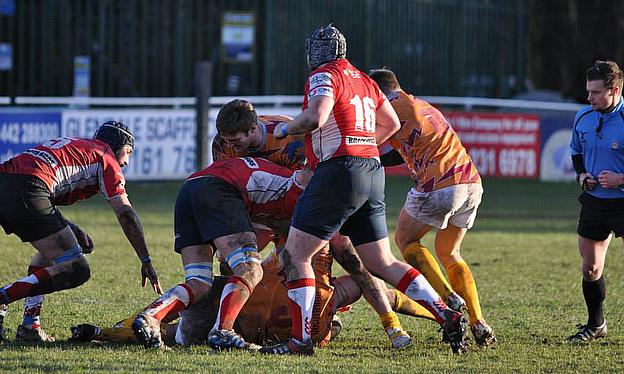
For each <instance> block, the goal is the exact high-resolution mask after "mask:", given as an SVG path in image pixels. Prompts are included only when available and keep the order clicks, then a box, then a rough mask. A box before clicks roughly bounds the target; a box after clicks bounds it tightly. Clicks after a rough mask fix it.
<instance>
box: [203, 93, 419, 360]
mask: <svg viewBox="0 0 624 374" xmlns="http://www.w3.org/2000/svg"><path fill="white" fill-rule="evenodd" d="M290 119H291V118H290V117H286V116H280V115H270V116H262V115H261V116H258V115H257V114H256V111H255V110H254V107H253V105H252V104H251V103H250V102H249V101H246V100H240V99H236V100H232V101H230V102H228V103H227V104H225V105H224V106H223V107H222V108H221V109H220V110H219V114H218V115H217V121H216V124H217V131H218V135H217V137H215V139H214V141H213V145H212V153H213V158H214V159H215V160H224V159H229V158H234V157H247V156H248V157H263V158H266V159H268V160H270V161H272V162H275V163H276V164H278V165H282V166H286V167H288V168H289V169H293V170H297V169H301V168H303V166H304V164H305V162H306V158H305V151H304V136H302V135H289V136H285V137H276V136H275V134H274V131H275V127H276V126H277V125H278V124H279V123H280V122H281V121H286V120H290ZM286 229H287V230H286V232H287V231H288V228H286ZM331 242H332V243H331V245H332V246H333V247H334V248H336V247H342V246H349V247H352V246H353V245H352V243H351V240H350V239H349V238H348V237H346V236H343V235H340V234H339V233H336V234H334V235H333V236H332V238H331ZM336 259H337V260H338V261H339V262H341V264H342V265H343V267H345V269H346V270H347V272H348V273H350V274H352V275H353V276H354V279H355V281H356V282H357V283H358V284H359V286H360V288H361V289H362V290H363V293H364V297H365V298H366V300H367V301H368V302H369V303H370V304H371V306H372V307H373V309H375V311H376V312H377V314H378V315H379V319H380V321H381V324H382V326H383V327H384V331H385V332H386V335H387V336H388V337H389V339H390V341H391V342H392V346H393V347H394V348H398V349H400V348H403V347H407V346H409V345H411V343H412V339H411V337H410V336H409V335H408V334H407V333H406V332H405V331H404V330H403V328H402V327H401V323H400V321H399V318H398V317H397V315H396V313H394V312H393V311H392V308H391V307H390V303H389V302H388V300H387V298H386V297H385V296H384V295H385V293H386V292H385V290H386V285H385V283H383V281H381V280H380V279H378V278H374V277H372V276H370V273H369V272H368V271H367V270H366V269H365V268H364V267H361V268H354V269H350V267H351V261H350V259H351V256H350V255H347V258H345V259H342V258H340V256H338V257H337V258H336ZM341 260H342V261H341ZM358 263H359V261H358Z"/></svg>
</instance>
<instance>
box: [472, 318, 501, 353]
mask: <svg viewBox="0 0 624 374" xmlns="http://www.w3.org/2000/svg"><path fill="white" fill-rule="evenodd" d="M470 331H472V336H474V339H475V342H476V343H477V345H479V346H481V347H489V346H491V345H493V344H494V343H496V336H494V331H492V328H491V327H490V325H488V324H487V323H485V321H484V320H481V319H480V320H478V321H477V322H476V323H475V324H474V325H472V326H470Z"/></svg>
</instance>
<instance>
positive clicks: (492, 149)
mask: <svg viewBox="0 0 624 374" xmlns="http://www.w3.org/2000/svg"><path fill="white" fill-rule="evenodd" d="M444 116H445V117H446V118H447V119H448V121H449V123H450V124H451V126H452V127H453V129H454V130H455V132H457V134H458V135H459V138H460V139H461V141H462V144H463V145H464V147H466V149H467V150H468V153H469V154H470V156H471V157H472V160H473V162H474V163H475V164H476V166H477V170H479V173H480V174H481V175H482V176H495V177H506V178H535V179H537V178H538V177H539V164H540V119H539V117H538V116H532V115H524V114H509V113H468V112H445V113H444ZM386 174H388V175H409V173H408V172H407V168H406V167H405V165H401V166H395V167H390V168H386Z"/></svg>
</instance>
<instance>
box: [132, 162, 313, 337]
mask: <svg viewBox="0 0 624 374" xmlns="http://www.w3.org/2000/svg"><path fill="white" fill-rule="evenodd" d="M306 174H309V173H306V172H304V171H294V172H293V171H292V170H290V169H288V168H286V167H283V166H279V165H276V164H274V163H272V162H270V161H267V160H265V159H261V158H255V159H254V158H251V157H242V158H234V159H229V160H222V161H216V162H214V163H213V164H211V165H210V166H208V167H207V168H205V169H202V170H200V171H198V172H196V173H194V174H192V175H191V176H189V177H188V178H187V179H186V181H185V183H184V184H183V185H182V187H181V188H180V191H179V192H178V197H177V200H176V204H175V220H174V226H175V244H174V248H175V251H176V252H178V253H180V254H181V256H182V263H183V265H184V274H185V282H184V283H181V284H179V285H177V286H175V287H172V288H171V289H169V290H168V291H167V292H165V294H164V295H162V296H161V297H160V298H158V299H157V300H155V301H154V302H153V303H152V304H150V305H149V306H148V307H147V308H145V309H144V310H143V311H142V312H141V313H140V314H139V315H138V316H137V318H136V319H135V320H134V322H133V324H132V328H133V330H134V333H135V334H136V336H137V338H138V339H139V341H141V342H142V343H143V344H144V345H145V346H146V347H147V348H161V347H163V342H162V339H161V336H160V328H159V325H160V322H161V321H163V320H165V319H167V318H171V317H172V316H175V315H177V314H178V312H180V311H182V310H184V309H186V308H188V307H189V306H191V305H192V304H193V303H194V301H195V300H199V299H201V298H202V297H204V295H206V293H207V292H208V291H209V290H210V288H211V286H212V281H213V271H212V258H213V256H214V254H215V252H216V251H217V250H218V251H219V254H220V256H221V257H222V258H224V259H225V261H227V263H228V265H229V267H230V269H232V272H233V275H232V276H231V277H230V278H229V280H228V282H227V284H226V285H225V288H224V290H223V293H222V295H221V300H220V305H219V311H218V313H217V319H216V321H215V324H214V326H213V329H212V331H211V332H210V334H209V336H208V344H209V345H210V346H211V347H213V348H215V349H233V348H235V349H249V348H251V346H250V345H249V344H248V343H246V342H245V340H244V339H242V338H241V337H240V335H238V334H237V333H236V332H234V330H233V326H234V321H235V320H236V317H237V315H238V314H239V312H240V310H241V308H242V307H243V306H244V305H245V302H246V301H247V299H248V298H249V295H250V294H251V293H252V291H253V289H254V288H255V286H256V285H257V284H258V282H259V281H260V280H261V279H262V267H261V266H260V263H261V257H260V254H259V253H258V247H257V240H256V234H255V232H254V228H253V226H252V223H251V219H250V216H255V215H264V216H265V218H267V217H270V218H272V219H274V220H279V219H280V218H281V219H287V218H289V217H290V213H288V212H290V211H292V209H290V210H286V209H285V208H284V206H287V205H289V204H290V205H294V203H295V201H296V200H297V198H298V197H299V195H300V192H301V189H302V185H301V184H300V183H301V181H302V180H305V179H306Z"/></svg>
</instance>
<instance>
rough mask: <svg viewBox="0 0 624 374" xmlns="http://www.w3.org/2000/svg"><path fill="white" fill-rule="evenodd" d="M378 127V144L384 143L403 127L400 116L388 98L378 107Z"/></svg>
mask: <svg viewBox="0 0 624 374" xmlns="http://www.w3.org/2000/svg"><path fill="white" fill-rule="evenodd" d="M376 120H377V127H376V129H375V140H376V141H377V144H382V143H383V142H385V141H386V140H388V139H390V137H391V136H392V135H393V134H394V133H395V132H397V131H399V129H400V128H401V122H399V117H398V116H397V114H396V112H395V111H394V109H393V108H392V105H391V104H390V102H389V101H388V99H386V100H384V101H383V104H381V106H380V107H379V108H378V109H377V114H376Z"/></svg>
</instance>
